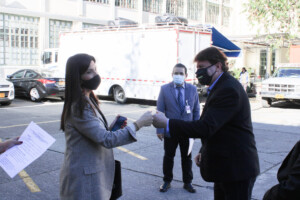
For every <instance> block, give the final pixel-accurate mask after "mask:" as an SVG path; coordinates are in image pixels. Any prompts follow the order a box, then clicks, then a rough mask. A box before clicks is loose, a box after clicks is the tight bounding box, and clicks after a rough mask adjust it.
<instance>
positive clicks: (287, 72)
mask: <svg viewBox="0 0 300 200" xmlns="http://www.w3.org/2000/svg"><path fill="white" fill-rule="evenodd" d="M274 77H295V78H299V77H300V68H279V69H278V70H277V71H276V72H275V74H274Z"/></svg>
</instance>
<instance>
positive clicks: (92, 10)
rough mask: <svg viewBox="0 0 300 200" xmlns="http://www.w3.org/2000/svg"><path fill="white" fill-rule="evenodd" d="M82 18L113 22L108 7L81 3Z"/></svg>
mask: <svg viewBox="0 0 300 200" xmlns="http://www.w3.org/2000/svg"><path fill="white" fill-rule="evenodd" d="M83 16H85V17H87V18H93V19H99V20H114V19H113V18H112V16H111V8H110V5H105V4H97V3H91V2H83Z"/></svg>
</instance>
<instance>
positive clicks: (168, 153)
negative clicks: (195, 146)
mask: <svg viewBox="0 0 300 200" xmlns="http://www.w3.org/2000/svg"><path fill="white" fill-rule="evenodd" d="M178 144H179V147H180V152H181V168H182V178H183V182H184V183H191V182H192V180H193V172H192V154H190V155H189V156H188V155H187V153H188V149H189V139H188V138H186V139H183V140H180V141H178V139H177V138H175V137H171V138H166V137H165V138H164V149H165V155H164V161H163V173H164V181H166V182H171V181H172V180H173V166H174V157H175V154H176V149H177V146H178Z"/></svg>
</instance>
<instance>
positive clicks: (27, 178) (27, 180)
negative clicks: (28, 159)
mask: <svg viewBox="0 0 300 200" xmlns="http://www.w3.org/2000/svg"><path fill="white" fill-rule="evenodd" d="M0 142H2V139H1V138H0ZM19 176H20V178H21V179H22V180H23V181H24V183H25V184H26V186H27V187H28V189H29V190H30V191H31V192H32V193H35V192H40V191H41V190H40V188H39V186H37V184H35V182H34V181H33V180H32V178H30V176H29V175H28V174H27V172H26V171H25V170H22V171H21V172H20V173H19Z"/></svg>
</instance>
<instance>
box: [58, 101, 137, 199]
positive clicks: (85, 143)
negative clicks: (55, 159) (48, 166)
mask: <svg viewBox="0 0 300 200" xmlns="http://www.w3.org/2000/svg"><path fill="white" fill-rule="evenodd" d="M65 138H66V150H65V156H64V162H63V166H62V168H61V172H60V198H61V199H62V200H67V199H68V200H76V199H78V200H85V199H86V200H92V199H95V200H109V198H110V195H111V191H112V185H113V180H114V173H115V162H114V154H113V150H112V148H113V147H117V146H121V145H125V144H129V143H132V142H135V141H137V140H136V135H135V130H132V129H131V128H129V127H128V126H126V127H125V128H124V129H121V130H118V131H114V132H110V131H107V130H106V129H105V126H104V123H103V122H102V121H101V120H100V119H99V118H98V117H97V116H96V115H95V113H94V111H93V108H92V107H91V106H90V105H89V104H88V105H87V106H86V107H85V108H84V111H83V116H82V117H80V115H79V111H78V109H76V106H74V105H73V106H72V109H71V116H70V117H69V118H68V119H67V120H66V122H65Z"/></svg>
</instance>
